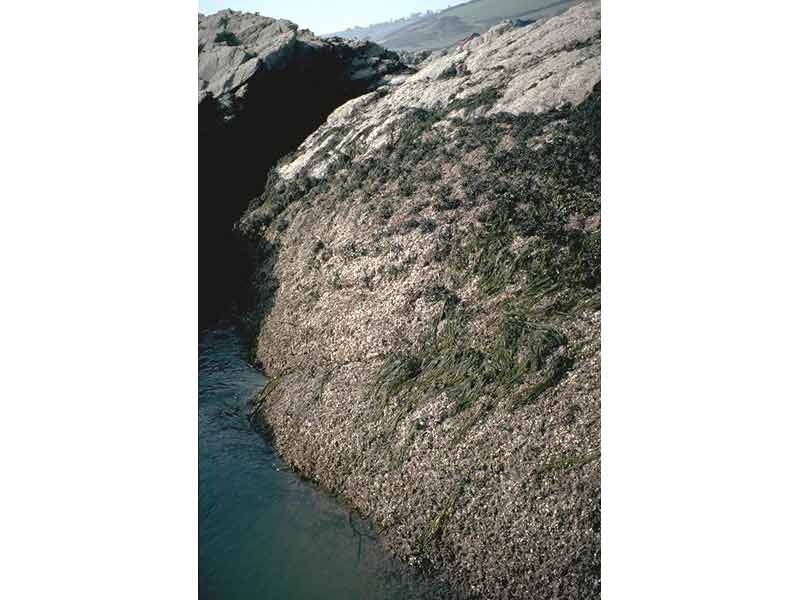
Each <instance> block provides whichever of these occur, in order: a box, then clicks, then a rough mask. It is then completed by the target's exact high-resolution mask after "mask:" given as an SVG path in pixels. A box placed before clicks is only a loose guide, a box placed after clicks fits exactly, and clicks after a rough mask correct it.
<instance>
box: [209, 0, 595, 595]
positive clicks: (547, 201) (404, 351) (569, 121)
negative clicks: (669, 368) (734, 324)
mask: <svg viewBox="0 0 800 600" xmlns="http://www.w3.org/2000/svg"><path fill="white" fill-rule="evenodd" d="M210 86H211V84H210V83H209V87H210ZM238 227H239V231H240V232H241V233H242V234H243V236H245V237H246V238H247V239H248V240H249V242H250V244H251V245H252V248H254V249H255V251H256V252H257V253H258V268H257V271H256V272H255V274H254V276H253V284H254V285H255V287H256V289H257V291H258V295H259V296H258V297H259V305H258V306H257V307H256V309H255V310H254V311H253V312H252V314H251V322H252V323H253V324H254V334H255V335H256V344H255V357H256V359H257V361H258V362H259V363H260V365H261V366H262V367H263V368H264V370H265V371H266V372H267V374H268V375H269V376H271V377H272V380H271V383H270V384H269V385H268V386H267V387H266V388H265V389H264V391H263V392H262V394H261V395H260V397H259V400H258V402H257V404H256V405H255V406H254V411H255V413H256V414H257V415H259V416H260V417H261V418H263V420H264V421H265V422H266V423H267V424H268V425H269V426H270V427H271V430H272V432H273V435H274V443H275V445H276V447H277V448H278V450H279V451H280V452H281V454H282V455H283V456H284V457H285V459H286V460H288V461H289V462H290V463H291V464H292V465H293V466H294V467H295V468H296V469H298V470H299V471H301V472H302V473H304V474H306V475H307V476H308V477H310V478H312V479H314V480H315V481H317V482H319V483H320V484H321V485H323V486H324V487H325V488H327V489H329V490H331V491H332V492H334V493H337V494H339V495H341V496H342V497H343V498H345V499H346V500H347V501H348V502H350V503H352V504H353V505H354V506H355V507H357V508H358V509H359V510H360V511H361V512H362V513H364V514H366V515H368V516H370V517H372V518H373V519H374V521H375V523H376V524H377V526H378V528H379V529H380V530H381V532H382V534H383V537H384V539H385V540H386V543H387V544H388V546H389V547H390V548H391V549H392V550H393V551H394V552H396V553H397V554H398V555H400V556H401V557H403V558H404V559H406V560H407V561H409V562H411V563H413V564H416V565H419V566H420V567H422V568H424V569H427V570H429V571H431V572H432V573H435V574H438V575H440V576H442V577H445V578H447V579H448V581H449V582H450V583H451V585H454V586H455V587H456V588H457V589H458V590H460V592H459V593H460V597H464V598H525V599H531V598H533V599H544V598H547V599H553V598H595V597H599V585H600V584H599V565H600V370H599V369H600V362H599V361H600V296H599V292H600V271H599V267H600V232H599V228H600V6H599V3H596V2H589V3H585V4H581V5H578V6H576V7H574V8H572V9H570V10H569V11H567V12H566V13H564V14H562V15H559V16H557V17H553V18H551V19H549V20H545V21H540V22H536V23H533V24H530V25H525V26H515V25H514V24H513V23H510V22H507V23H503V24H501V25H498V26H497V27H494V28H492V29H491V30H489V31H487V32H486V33H485V34H483V35H481V36H479V37H476V38H474V39H470V40H468V41H465V42H464V43H463V44H461V45H458V46H456V47H454V48H451V49H450V50H448V51H447V52H444V53H438V54H437V55H434V56H432V57H430V58H428V59H426V60H425V61H424V62H423V63H422V64H421V65H420V70H419V72H417V73H416V74H413V75H410V76H408V75H402V76H398V77H397V78H396V79H395V80H394V81H392V82H391V85H388V84H387V85H385V86H382V87H379V88H378V89H376V90H375V91H374V92H371V93H368V94H365V95H362V96H360V97H358V98H355V99H353V100H350V101H349V102H347V103H345V104H344V105H343V106H341V107H340V108H338V109H337V110H336V111H334V112H333V113H332V114H331V115H330V116H329V117H328V119H327V121H326V122H325V123H324V124H323V125H322V126H321V127H320V128H319V129H317V130H316V131H314V132H313V133H312V134H311V135H310V136H309V137H308V138H307V139H306V140H305V141H304V142H303V143H302V145H300V147H299V149H298V150H297V151H296V152H294V153H292V154H291V155H290V156H287V157H285V158H284V159H283V160H281V161H280V162H279V164H278V165H277V167H276V168H275V169H274V170H272V171H271V173H270V175H269V178H268V180H267V183H266V186H265V188H264V191H263V193H262V194H261V195H260V196H259V197H258V198H256V199H255V200H254V201H253V202H252V203H251V204H250V207H249V209H248V211H247V212H246V214H245V215H244V216H243V217H242V219H241V220H240V222H239V225H238Z"/></svg>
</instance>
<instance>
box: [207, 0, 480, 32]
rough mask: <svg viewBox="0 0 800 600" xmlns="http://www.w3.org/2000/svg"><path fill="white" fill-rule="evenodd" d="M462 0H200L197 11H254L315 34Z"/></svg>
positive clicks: (440, 7)
mask: <svg viewBox="0 0 800 600" xmlns="http://www.w3.org/2000/svg"><path fill="white" fill-rule="evenodd" d="M465 1H466V0H399V1H397V2H392V3H391V4H384V3H376V2H370V1H369V0H341V1H339V2H336V3H333V2H330V0H327V1H326V0H302V1H300V2H297V3H294V4H291V5H289V4H287V3H286V2H278V1H277V0H200V1H199V6H198V10H199V12H200V13H201V14H204V15H211V14H214V13H216V12H218V11H220V10H225V9H231V10H236V11H241V12H250V13H253V12H258V13H259V14H261V15H263V16H265V17H272V18H278V19H288V20H289V21H292V22H294V23H296V24H297V25H298V27H300V28H301V29H310V30H311V31H313V32H314V33H315V34H317V35H326V34H331V33H334V32H338V31H343V30H345V29H349V28H351V27H367V26H369V25H374V24H376V23H383V22H386V21H395V20H398V19H402V18H405V17H408V16H409V15H411V14H413V13H418V12H421V13H425V12H427V11H429V10H431V11H440V10H442V9H446V8H448V7H452V6H456V5H458V4H463V3H464V2H465Z"/></svg>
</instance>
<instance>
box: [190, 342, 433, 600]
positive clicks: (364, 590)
mask: <svg viewBox="0 0 800 600" xmlns="http://www.w3.org/2000/svg"><path fill="white" fill-rule="evenodd" d="M264 383H265V379H264V377H263V376H262V375H261V374H260V373H259V372H258V371H256V370H255V369H253V368H252V367H250V366H249V365H248V364H247V362H246V361H245V360H244V358H243V357H242V351H241V347H240V342H239V338H238V337H237V335H236V333H235V331H234V330H233V329H213V330H208V331H205V332H203V333H201V336H200V353H199V402H198V406H199V437H200V439H199V461H200V480H199V481H200V484H199V532H200V533H199V544H200V551H199V569H200V582H199V583H200V598H203V599H206V598H207V599H214V600H239V599H241V600H245V599H246V600H252V599H258V600H260V599H263V600H271V599H275V600H293V599H296V600H316V599H319V600H338V599H341V600H359V599H364V600H380V599H392V600H395V599H397V600H400V599H404V600H405V599H409V598H432V597H434V596H439V595H440V593H441V592H440V593H434V591H433V588H432V587H431V584H430V582H427V583H423V582H422V581H420V580H419V579H417V578H415V577H414V576H412V575H411V574H410V573H409V572H408V571H406V570H405V569H404V568H403V567H402V566H401V565H399V564H398V563H397V562H396V561H393V560H392V559H390V558H389V557H388V556H387V555H386V554H385V553H384V552H383V551H382V549H381V547H380V546H379V545H378V543H377V541H376V539H375V538H374V534H373V533H372V532H371V530H370V527H369V524H368V523H367V522H365V521H363V520H361V519H360V518H358V516H357V515H356V514H351V513H350V512H349V511H348V510H346V509H345V508H343V507H342V506H340V505H339V504H337V502H336V501H335V500H334V499H333V498H331V497H330V496H327V495H326V494H324V493H322V492H320V491H319V490H318V489H317V488H315V487H314V486H313V485H311V484H309V483H308V482H305V481H303V480H301V479H299V478H298V477H297V476H296V475H295V474H293V473H292V472H291V471H289V470H287V468H286V465H285V464H284V463H283V462H281V460H280V458H279V457H278V456H277V455H276V454H275V452H274V451H273V450H272V448H271V447H270V446H269V445H268V444H267V443H266V442H265V440H264V439H263V438H262V437H261V436H260V435H259V434H258V433H257V432H256V431H255V430H254V429H253V427H252V426H251V424H250V422H249V420H248V418H247V405H248V403H249V401H250V400H251V399H252V398H253V397H254V396H255V395H256V393H258V391H259V390H260V389H261V387H262V386H263V385H264Z"/></svg>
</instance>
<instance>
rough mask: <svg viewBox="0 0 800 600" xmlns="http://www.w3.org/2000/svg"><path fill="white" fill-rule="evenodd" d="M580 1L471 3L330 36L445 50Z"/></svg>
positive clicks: (401, 47) (478, 0) (489, 0)
mask: <svg viewBox="0 0 800 600" xmlns="http://www.w3.org/2000/svg"><path fill="white" fill-rule="evenodd" d="M578 1H579V0H471V1H470V2H465V3H464V4H459V5H457V6H453V7H452V8H447V9H445V10H442V11H440V12H436V13H433V12H429V13H427V14H417V15H412V16H410V17H408V18H406V19H399V20H397V21H390V22H385V23H377V24H375V25H370V26H368V27H352V28H350V29H347V30H345V31H339V32H336V33H334V34H331V35H336V36H340V37H344V38H357V39H367V40H371V41H374V42H377V43H379V44H380V45H382V46H385V47H386V48H390V49H392V50H436V49H439V48H446V47H447V46H451V45H453V44H455V43H456V42H459V41H460V40H462V39H464V38H466V37H467V36H469V35H470V34H471V33H483V32H484V31H486V30H487V29H489V28H490V27H492V26H493V25H496V24H497V23H499V22H500V21H503V20H504V19H523V20H538V19H541V18H543V17H550V16H553V15H556V14H559V13H561V12H564V11H565V10H567V9H568V8H569V7H570V6H573V5H575V4H577V3H578Z"/></svg>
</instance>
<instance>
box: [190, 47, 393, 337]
mask: <svg viewBox="0 0 800 600" xmlns="http://www.w3.org/2000/svg"><path fill="white" fill-rule="evenodd" d="M356 53H357V50H355V49H353V48H351V47H348V46H325V47H322V48H316V47H311V46H309V45H307V44H304V43H301V42H298V43H297V44H296V46H295V49H294V55H293V56H292V57H291V58H290V59H289V60H288V61H287V63H286V64H287V65H288V66H287V67H286V68H283V69H280V70H271V71H264V72H262V74H261V75H256V76H254V77H253V78H251V79H250V81H249V82H248V84H247V91H246V93H245V94H244V96H243V97H242V98H234V100H233V102H232V104H231V105H230V106H223V105H222V104H220V103H219V102H218V101H217V100H215V99H214V98H212V97H210V96H209V97H206V99H205V100H204V101H203V102H201V104H200V106H199V111H198V112H199V123H198V127H199V199H198V200H199V265H200V267H199V269H200V270H199V303H200V306H199V314H200V326H201V327H205V326H208V325H211V324H213V323H215V322H217V321H219V320H223V319H230V318H235V317H236V315H237V313H238V312H240V311H241V310H242V308H243V307H244V306H246V305H247V304H248V301H249V300H248V286H247V282H248V280H249V277H250V273H251V270H252V267H253V260H252V257H249V254H250V251H249V250H248V248H247V247H246V244H245V242H244V241H243V240H241V239H240V238H239V237H238V235H237V234H235V233H234V230H233V227H234V224H235V222H236V221H237V220H238V219H239V217H240V216H241V215H242V213H243V212H244V210H245V209H246V208H247V205H248V203H249V202H250V200H251V199H252V198H254V197H256V196H258V195H259V194H260V193H261V192H262V191H263V189H264V184H265V181H266V177H267V174H268V173H269V171H270V169H271V168H272V167H273V166H274V165H275V164H276V163H277V161H278V160H279V159H280V158H281V157H282V156H284V155H286V154H288V153H290V152H292V151H293V150H295V149H296V148H297V147H298V146H299V145H300V144H301V143H302V142H303V140H304V139H305V138H306V137H307V136H308V135H309V134H311V133H312V132H313V131H314V130H316V129H317V128H318V127H319V126H320V125H321V124H322V123H324V122H325V120H326V118H327V117H328V115H329V114H330V113H331V112H332V111H333V110H334V109H336V108H337V107H338V106H341V105H342V104H343V103H344V102H346V101H347V100H350V99H352V98H354V97H356V96H359V95H361V94H363V93H366V92H367V91H369V90H370V89H371V88H373V87H374V85H375V82H376V79H375V78H374V77H373V78H365V79H359V80H354V79H353V78H352V77H350V73H351V72H352V65H353V60H354V58H355V55H356ZM398 65H399V63H398Z"/></svg>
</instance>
